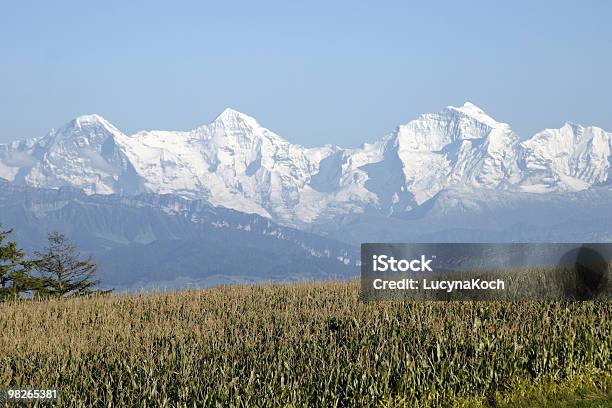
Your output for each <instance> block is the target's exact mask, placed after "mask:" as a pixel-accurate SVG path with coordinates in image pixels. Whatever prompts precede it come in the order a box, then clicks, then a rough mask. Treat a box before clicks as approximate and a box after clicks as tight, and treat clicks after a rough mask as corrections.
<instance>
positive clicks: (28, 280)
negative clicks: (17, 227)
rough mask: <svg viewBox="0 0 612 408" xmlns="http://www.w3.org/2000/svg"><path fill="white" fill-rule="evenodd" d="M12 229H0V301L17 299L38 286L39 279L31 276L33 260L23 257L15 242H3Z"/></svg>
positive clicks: (23, 254) (23, 253)
mask: <svg viewBox="0 0 612 408" xmlns="http://www.w3.org/2000/svg"><path fill="white" fill-rule="evenodd" d="M12 232H13V230H12V229H8V230H4V231H3V230H0V301H2V300H6V299H8V298H13V299H18V298H20V297H21V296H22V295H23V294H24V293H27V292H28V291H32V290H37V289H39V288H40V284H41V281H40V280H39V279H37V278H36V277H34V276H32V268H33V267H34V265H35V263H36V262H35V261H28V260H26V259H25V256H26V255H25V252H23V251H22V250H21V249H19V248H17V244H16V243H15V242H13V241H8V242H7V243H6V244H3V243H4V241H5V239H6V238H7V236H8V235H10V234H11V233H12Z"/></svg>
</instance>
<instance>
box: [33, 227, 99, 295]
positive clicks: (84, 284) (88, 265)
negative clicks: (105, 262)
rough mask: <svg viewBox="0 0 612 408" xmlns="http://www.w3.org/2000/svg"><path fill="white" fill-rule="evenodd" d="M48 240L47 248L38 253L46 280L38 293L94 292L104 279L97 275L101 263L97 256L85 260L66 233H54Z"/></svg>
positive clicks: (39, 263) (42, 277) (79, 293)
mask: <svg viewBox="0 0 612 408" xmlns="http://www.w3.org/2000/svg"><path fill="white" fill-rule="evenodd" d="M47 240H48V246H47V248H45V250H44V251H43V252H36V253H35V256H36V257H37V258H38V260H37V262H36V270H37V271H38V272H39V274H40V281H41V283H42V285H41V287H40V288H39V289H38V291H37V294H38V295H39V296H60V297H67V296H82V295H90V294H92V293H94V292H95V291H96V286H97V285H98V284H99V283H100V280H99V279H96V277H95V276H96V271H97V269H98V266H97V265H96V263H95V262H94V261H93V259H92V258H91V257H88V258H83V259H82V258H81V255H80V254H79V252H77V250H76V246H74V245H73V244H72V243H70V241H68V239H67V238H66V236H65V235H63V234H60V233H58V232H53V233H51V234H49V235H48V237H47Z"/></svg>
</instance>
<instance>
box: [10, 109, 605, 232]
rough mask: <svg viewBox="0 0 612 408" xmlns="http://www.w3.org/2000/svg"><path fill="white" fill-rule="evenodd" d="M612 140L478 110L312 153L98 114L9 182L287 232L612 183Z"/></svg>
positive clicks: (244, 134) (17, 146)
mask: <svg viewBox="0 0 612 408" xmlns="http://www.w3.org/2000/svg"><path fill="white" fill-rule="evenodd" d="M611 150H612V133H608V132H605V131H603V130H602V129H600V128H597V127H582V126H579V125H574V124H569V123H567V124H565V125H564V126H563V127H561V128H560V129H547V130H544V131H542V132H539V133H537V134H535V135H533V136H532V137H530V138H523V137H521V136H519V135H517V134H516V133H515V132H514V131H513V130H512V129H511V127H510V125H508V124H506V123H501V122H498V121H496V120H494V119H493V118H491V117H490V116H488V115H487V114H486V113H484V112H483V111H482V110H481V109H480V108H478V107H476V106H475V105H473V104H471V103H469V102H468V103H465V104H464V105H463V106H461V107H447V108H445V109H443V110H442V111H440V112H438V113H432V114H425V115H421V116H420V117H419V118H417V119H415V120H412V121H410V122H408V123H406V124H405V125H401V126H398V127H397V128H396V129H395V130H394V131H393V132H391V133H389V134H388V135H386V136H384V137H383V138H382V139H380V140H379V141H377V142H375V143H371V144H364V145H362V146H361V147H360V148H356V149H343V148H340V147H336V146H329V145H327V146H323V147H319V148H304V147H302V146H299V145H295V144H291V143H289V142H288V141H286V140H285V139H283V138H282V137H280V136H279V135H277V134H275V133H274V132H272V131H270V130H268V129H266V128H264V127H262V126H261V125H260V124H259V123H258V122H257V121H256V120H255V119H254V118H252V117H250V116H248V115H245V114H242V113H239V112H237V111H234V110H232V109H226V110H224V111H223V112H222V113H221V114H220V115H219V116H218V117H217V118H216V119H215V120H214V121H212V122H211V123H209V124H207V125H204V126H201V127H199V128H196V129H194V130H192V131H186V132H170V131H143V132H139V133H136V134H134V135H129V136H128V135H125V134H123V133H122V132H121V131H119V130H118V129H116V128H115V127H114V126H113V125H111V124H110V123H109V122H108V121H106V120H105V119H103V118H101V117H100V116H98V115H88V116H82V117H79V118H77V119H75V120H73V121H72V122H70V123H68V124H67V125H65V126H64V127H62V128H61V129H59V130H57V131H51V132H50V133H49V134H47V135H46V136H44V137H42V138H40V139H35V140H26V141H21V142H13V143H11V144H8V145H0V177H2V178H4V179H7V180H9V181H13V182H15V183H18V184H26V185H30V186H35V187H60V186H73V187H77V188H81V189H83V190H84V191H86V192H88V193H100V194H111V193H121V194H127V195H135V194H140V193H143V192H154V193H172V194H177V195H180V196H183V197H186V198H199V199H205V200H207V201H208V202H210V203H211V204H213V205H217V206H224V207H227V208H231V209H235V210H239V211H242V212H248V213H256V214H259V215H262V216H265V217H269V218H272V219H274V220H276V221H279V222H281V223H283V224H285V225H292V226H305V225H315V224H323V223H328V222H330V221H335V220H338V219H339V218H342V217H345V216H347V215H350V214H377V215H383V216H388V215H390V214H395V215H401V214H403V213H405V212H406V211H411V210H413V209H415V208H416V207H418V206H420V205H423V204H424V203H426V202H427V201H428V200H430V199H432V198H433V197H434V196H436V194H438V193H439V192H441V191H442V190H444V189H447V188H451V187H457V186H459V187H462V188H466V187H467V188H476V189H493V190H500V191H516V192H527V193H545V192H567V191H580V190H584V189H586V188H589V187H591V186H594V185H603V184H606V183H608V182H609V180H610V175H611V170H610V168H611V164H610V163H611V159H610V157H611V155H610V151H611Z"/></svg>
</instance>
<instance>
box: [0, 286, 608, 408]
mask: <svg viewBox="0 0 612 408" xmlns="http://www.w3.org/2000/svg"><path fill="white" fill-rule="evenodd" d="M358 292H359V290H358V284H357V283H356V282H348V283H346V282H341V283H317V284H299V285H257V286H233V287H223V288H217V289H210V290H203V291H189V292H177V293H170V294H150V295H147V294H142V295H122V296H106V297H100V296H95V297H92V298H87V299H84V298H72V299H51V300H48V301H25V302H23V301H22V302H10V303H9V304H5V305H3V306H2V307H0V383H2V384H5V385H11V386H21V387H25V386H37V387H40V386H57V387H59V388H61V389H62V396H61V402H60V404H59V406H63V407H92V406H100V407H102V406H104V407H106V406H117V407H118V406H130V407H132V406H133V407H145V406H148V407H153V406H154V407H164V406H173V407H174V406H180V407H196V406H197V407H200V406H244V407H246V406H320V407H331V406H342V407H348V406H408V407H427V406H499V405H503V403H504V402H512V401H515V399H513V398H509V397H508V395H512V393H513V392H515V391H516V390H520V389H522V388H521V387H523V386H524V385H525V384H530V385H532V386H538V384H571V383H572V381H575V380H576V379H577V378H581V379H583V380H584V381H585V382H587V383H589V384H590V385H591V386H592V388H593V390H595V391H596V392H597V393H599V394H601V393H604V395H605V394H609V393H610V388H609V384H610V382H609V381H604V379H606V378H608V379H609V378H610V376H611V375H612V354H611V350H612V304H611V303H608V302H573V303H572V302H541V301H540V302H537V301H525V302H380V303H375V302H369V303H363V302H361V301H360V300H359V295H358ZM599 394H598V395H599ZM602 398H603V397H602Z"/></svg>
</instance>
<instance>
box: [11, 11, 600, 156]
mask: <svg viewBox="0 0 612 408" xmlns="http://www.w3.org/2000/svg"><path fill="white" fill-rule="evenodd" d="M97 3H98V4H94V2H83V1H79V2H63V1H57V2H43V1H39V2H28V1H2V2H1V3H0V141H7V140H12V139H17V138H24V137H33V136H40V135H42V134H44V133H45V132H46V131H47V130H48V129H49V128H51V127H57V126H60V125H62V124H63V123H65V122H67V121H69V120H70V119H72V118H74V117H76V116H78V115H80V114H86V113H99V114H101V115H102V116H104V117H106V118H107V119H108V120H109V121H111V122H112V123H114V124H115V125H116V126H117V127H119V128H120V129H122V130H123V131H125V132H127V133H131V132H134V131H137V130H142V129H167V130H184V129H190V128H193V127H195V126H198V125H201V124H204V123H207V122H209V121H210V120H212V119H213V118H214V117H215V116H216V115H217V114H218V113H219V112H221V111H222V110H223V108H224V107H226V106H231V107H233V108H234V109H237V110H240V111H243V112H245V113H248V114H251V115H253V116H255V117H256V118H257V119H258V120H259V122H260V123H261V124H263V125H264V126H266V127H269V128H271V129H272V130H274V131H276V132H277V133H279V134H280V135H282V136H284V137H285V138H287V139H289V140H290V141H292V142H295V143H300V144H303V145H306V146H313V145H319V144H323V143H332V144H339V145H343V146H356V145H359V144H360V143H362V142H364V141H370V140H374V139H376V138H379V137H380V136H382V135H383V134H385V133H387V132H389V131H390V130H392V129H393V128H394V127H395V126H396V125H398V124H400V123H405V122H407V121H409V120H410V119H413V118H415V117H416V116H417V115H418V114H419V113H424V112H432V111H438V110H440V109H441V108H443V107H444V106H447V105H461V104H462V103H463V102H464V101H466V100H469V101H471V102H473V103H475V104H477V105H479V106H480V107H482V108H483V109H484V110H485V111H487V112H488V113H489V114H491V115H492V116H493V117H495V118H496V119H498V120H501V121H505V122H509V123H511V124H512V126H513V127H514V128H515V130H516V131H518V132H519V133H521V134H524V135H528V134H531V133H533V132H535V131H537V130H540V129H542V128H545V127H559V126H561V125H562V124H563V122H565V121H566V120H569V121H573V122H577V123H582V124H585V125H598V126H601V127H603V128H605V129H607V130H612V77H611V75H612V24H610V21H611V20H612V2H608V1H603V0H602V1H580V2H579V1H538V2H533V1H529V2H528V1H524V2H523V1H512V2H506V3H509V4H504V5H502V4H498V3H500V2H491V1H482V2H480V1H462V2H455V1H448V2H441V1H437V2H434V1H432V2H418V3H417V2H414V3H409V2H387V1H380V2H356V1H349V2H343V1H335V2H317V1H308V2H297V1H283V2H281V1H279V2H265V1H261V2H259V1H258V2H253V1H251V2H246V1H245V2H230V1H227V2H223V1H217V2H179V1H177V2H167V1H166V2H159V3H156V2H152V1H147V2H144V1H143V2H135V1H134V2H119V1H117V2H113V1H105V2H97ZM330 3H332V4H330ZM533 3H537V4H533Z"/></svg>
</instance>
